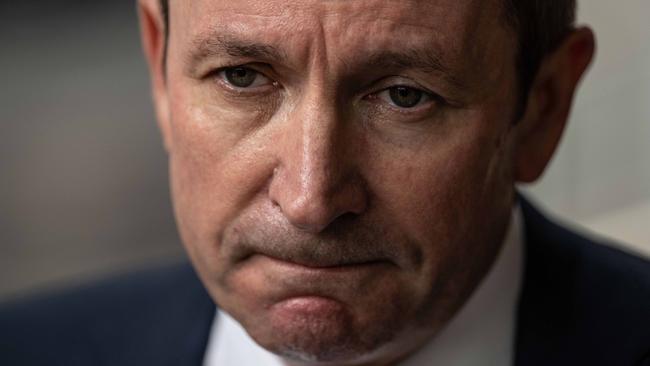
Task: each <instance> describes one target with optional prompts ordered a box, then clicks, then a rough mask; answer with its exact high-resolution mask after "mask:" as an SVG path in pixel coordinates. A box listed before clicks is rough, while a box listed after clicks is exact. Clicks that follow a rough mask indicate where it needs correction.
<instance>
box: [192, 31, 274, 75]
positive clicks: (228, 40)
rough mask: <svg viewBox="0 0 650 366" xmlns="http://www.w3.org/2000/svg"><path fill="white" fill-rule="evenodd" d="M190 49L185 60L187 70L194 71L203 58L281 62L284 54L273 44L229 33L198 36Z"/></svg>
mask: <svg viewBox="0 0 650 366" xmlns="http://www.w3.org/2000/svg"><path fill="white" fill-rule="evenodd" d="M192 44H193V46H192V51H191V52H190V53H189V55H188V57H187V58H186V60H185V65H186V69H187V70H188V72H190V73H192V72H194V71H195V70H196V69H197V68H198V66H199V65H200V64H201V63H202V62H203V61H205V60H207V59H210V58H213V57H223V56H230V57H238V58H251V59H256V60H260V61H266V62H271V63H274V62H283V61H285V60H286V59H287V57H286V55H285V54H284V53H283V52H281V50H280V49H279V48H277V47H275V46H272V45H269V44H263V43H257V42H249V41H246V40H243V39H239V38H235V37H232V36H229V35H223V34H220V35H216V36H208V37H203V38H198V39H196V40H194V41H193V42H192Z"/></svg>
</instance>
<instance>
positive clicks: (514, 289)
mask: <svg viewBox="0 0 650 366" xmlns="http://www.w3.org/2000/svg"><path fill="white" fill-rule="evenodd" d="M523 249H524V232H523V218H522V214H521V209H520V208H519V206H518V205H517V206H515V208H514V209H513V212H512V217H511V220H510V225H509V228H508V231H507V233H506V237H505V239H504V243H503V245H502V247H501V251H500V252H499V254H498V256H497V259H496V260H495V262H494V264H493V265H492V267H491V269H490V270H489V271H488V274H487V275H486V276H485V277H484V278H483V280H482V281H481V283H480V284H479V285H478V287H477V289H476V290H475V291H474V293H473V294H472V295H471V296H470V298H469V300H468V301H467V302H466V303H465V304H464V305H463V306H462V308H461V309H460V310H459V312H458V313H457V314H456V315H455V316H454V317H453V318H452V319H451V321H450V322H449V323H448V324H447V325H446V326H445V328H444V329H443V330H442V331H441V332H440V333H439V334H438V335H437V336H436V337H435V338H433V339H432V340H431V341H429V342H428V343H427V344H425V345H424V346H423V347H422V348H420V349H419V350H418V351H416V352H415V353H414V354H413V355H411V356H410V357H409V358H407V359H406V360H404V361H402V362H401V363H400V364H399V366H425V365H426V366H430V365H455V366H478V365H499V366H509V365H512V359H513V355H514V342H515V325H516V314H517V300H518V298H519V291H520V287H521V281H522V274H523ZM203 365H204V366H284V363H283V362H282V359H281V358H279V357H278V356H276V355H275V354H273V353H271V352H268V351H267V350H265V349H264V348H262V347H260V346H259V345H257V343H255V342H254V341H253V340H252V339H251V338H250V337H249V336H248V334H247V333H246V331H245V330H244V329H243V328H242V327H241V325H239V323H238V322H237V321H235V320H234V319H233V318H231V317H230V316H229V315H228V314H226V313H225V312H223V311H219V310H218V311H217V315H216V317H215V321H214V322H213V326H212V331H211V333H210V338H209V340H208V346H207V349H206V353H205V357H204V363H203Z"/></svg>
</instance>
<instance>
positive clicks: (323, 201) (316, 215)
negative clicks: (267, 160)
mask: <svg viewBox="0 0 650 366" xmlns="http://www.w3.org/2000/svg"><path fill="white" fill-rule="evenodd" d="M326 94H327V93H326V92H324V91H323V88H318V87H316V86H314V84H312V87H311V90H310V91H307V92H306V93H304V94H303V95H302V96H301V98H300V102H299V103H298V104H297V105H296V107H295V108H294V109H293V111H292V112H290V113H289V115H288V116H287V119H288V120H287V121H286V124H285V131H284V134H283V135H284V137H285V140H284V141H282V145H283V146H282V147H280V149H279V151H281V153H280V155H281V156H280V157H279V159H278V160H279V166H278V167H277V169H276V175H275V176H274V177H273V181H272V184H271V187H270V190H269V194H270V198H271V199H272V200H273V201H274V203H276V204H277V205H278V206H279V208H280V209H281V211H282V213H283V214H284V216H285V217H286V218H287V220H288V221H289V222H290V223H291V224H292V225H294V226H295V227H298V228H299V229H302V230H307V231H313V232H318V231H321V230H323V229H324V228H325V227H327V226H328V225H329V224H330V223H331V222H332V221H333V220H335V219H336V218H337V217H338V216H340V215H343V214H345V213H347V212H353V213H359V212H360V211H361V210H362V209H363V207H364V205H365V201H364V199H362V198H361V197H362V196H363V193H362V192H361V191H360V190H359V187H358V186H357V184H355V179H354V164H353V163H352V161H351V160H350V157H349V156H348V155H347V154H346V151H345V150H346V145H345V140H346V133H347V129H346V126H345V124H344V122H345V121H344V120H343V118H341V113H340V112H339V111H338V108H337V105H336V102H335V100H336V98H335V97H334V96H330V95H326Z"/></svg>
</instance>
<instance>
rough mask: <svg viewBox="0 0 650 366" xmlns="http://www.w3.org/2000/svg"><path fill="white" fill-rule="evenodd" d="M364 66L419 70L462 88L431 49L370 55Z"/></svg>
mask: <svg viewBox="0 0 650 366" xmlns="http://www.w3.org/2000/svg"><path fill="white" fill-rule="evenodd" d="M364 65H366V67H372V68H374V69H380V70H384V69H385V70H408V69H413V70H421V71H423V72H425V73H429V74H437V75H441V76H442V77H443V78H444V79H445V80H447V81H448V82H449V83H451V84H453V85H454V86H457V87H462V86H463V82H462V81H461V80H460V79H459V78H458V77H457V76H456V75H455V73H454V72H453V71H452V69H451V68H450V67H448V66H446V65H445V64H444V62H443V60H442V59H441V58H440V57H439V56H438V53H437V52H435V50H433V49H407V50H404V51H390V50H385V51H379V52H376V53H373V54H371V55H370V57H368V58H367V59H366V61H365V62H364Z"/></svg>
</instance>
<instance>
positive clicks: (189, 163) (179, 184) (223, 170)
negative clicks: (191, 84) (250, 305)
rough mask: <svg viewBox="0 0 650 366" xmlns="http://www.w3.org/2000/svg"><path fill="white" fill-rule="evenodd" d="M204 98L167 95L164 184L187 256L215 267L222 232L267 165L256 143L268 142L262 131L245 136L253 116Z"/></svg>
mask: <svg viewBox="0 0 650 366" xmlns="http://www.w3.org/2000/svg"><path fill="white" fill-rule="evenodd" d="M206 99H207V97H205V96H204V95H202V94H198V93H191V92H184V90H182V89H181V90H177V91H176V92H175V93H174V94H172V98H171V100H172V101H173V102H172V108H171V141H172V148H171V149H170V180H171V188H172V200H173V203H174V210H175V214H176V219H177V222H178V226H179V230H180V234H181V237H182V241H183V243H184V244H185V245H186V247H187V249H188V250H189V252H190V256H191V257H192V258H193V259H194V260H195V262H207V263H205V266H202V267H206V268H220V267H219V266H217V265H216V262H217V261H218V260H219V256H218V251H219V240H220V237H221V235H222V233H223V230H224V228H225V227H226V225H227V223H228V222H229V221H230V220H231V219H232V218H233V217H234V216H235V215H236V214H237V212H239V211H240V210H241V209H242V207H244V206H245V205H246V203H247V202H249V201H250V200H251V199H253V198H254V196H255V195H256V194H258V193H259V192H260V191H262V190H263V187H264V185H265V184H266V183H267V181H268V177H270V176H271V174H272V170H273V160H272V158H271V156H272V154H268V153H267V152H266V151H265V145H264V144H261V143H260V141H261V140H263V139H268V138H269V137H268V136H265V131H263V130H259V131H257V132H255V133H250V126H251V123H254V121H255V120H256V117H259V116H257V115H256V114H255V112H254V113H253V114H248V115H247V114H246V113H244V112H242V111H241V110H239V109H236V108H225V107H224V106H223V105H220V104H219V103H216V102H214V101H210V100H206ZM259 113H263V112H259ZM251 121H253V122H251ZM199 265H200V263H199Z"/></svg>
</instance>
